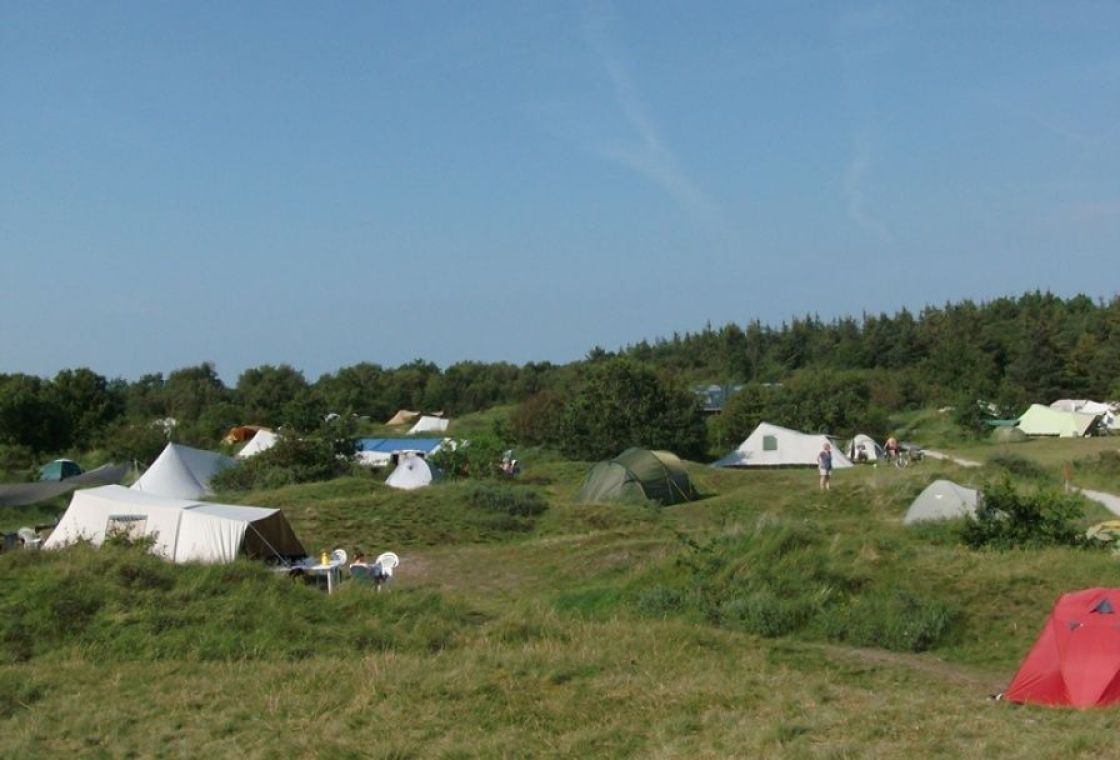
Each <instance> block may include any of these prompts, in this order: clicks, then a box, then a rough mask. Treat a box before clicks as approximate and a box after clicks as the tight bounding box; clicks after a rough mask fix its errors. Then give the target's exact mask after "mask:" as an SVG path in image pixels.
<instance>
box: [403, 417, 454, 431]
mask: <svg viewBox="0 0 1120 760" xmlns="http://www.w3.org/2000/svg"><path fill="white" fill-rule="evenodd" d="M450 422H451V420H449V419H447V418H445V417H432V416H431V415H428V414H425V415H424V416H423V417H421V418H420V419H418V420H416V424H415V425H413V426H412V427H411V428H409V430H408V434H409V435H415V434H417V433H442V432H444V431H446V430H447V426H448V424H450Z"/></svg>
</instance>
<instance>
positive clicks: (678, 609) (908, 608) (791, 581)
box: [634, 518, 957, 652]
mask: <svg viewBox="0 0 1120 760" xmlns="http://www.w3.org/2000/svg"><path fill="white" fill-rule="evenodd" d="M680 539H681V541H682V542H683V543H684V544H685V545H686V547H687V548H686V550H685V551H683V552H682V553H681V554H680V555H678V556H677V558H676V560H675V564H676V568H677V571H676V572H675V573H674V575H675V576H676V578H677V580H678V581H679V582H680V586H676V587H674V588H667V587H665V586H664V585H654V586H652V587H650V588H648V589H645V590H643V591H641V592H640V593H638V594H636V595H635V596H634V604H635V607H636V608H637V610H638V611H639V612H641V613H643V614H646V615H651V616H656V617H664V616H666V615H669V614H673V613H687V612H689V611H691V612H693V613H695V614H698V615H699V616H700V617H702V618H703V619H705V620H707V621H709V622H710V623H712V624H714V625H719V626H723V627H728V628H736V629H739V630H744V631H747V632H749V633H753V634H755V635H758V636H765V637H777V636H790V635H799V636H804V637H807V638H825V639H832V640H837V641H842V642H845V643H849V644H854V645H859V646H880V647H885V648H887V649H893V650H898V651H915V652H916V651H922V650H925V649H928V648H930V647H932V646H934V645H935V644H936V643H937V642H938V641H940V640H941V639H942V638H943V637H944V636H945V635H946V634H947V633H948V632H949V629H950V628H951V627H952V624H953V623H954V621H955V620H956V618H957V614H956V611H955V608H954V607H953V606H952V605H951V604H949V603H947V602H943V601H941V600H938V599H936V598H928V597H926V596H925V595H923V594H920V593H918V592H917V591H915V590H913V589H911V588H910V587H908V585H907V584H906V583H905V581H898V582H895V581H893V577H894V576H890V577H891V578H892V581H891V585H890V587H889V588H887V589H884V588H881V587H879V586H878V585H876V584H874V583H873V581H872V579H871V578H869V577H868V576H867V574H866V572H865V570H862V569H861V568H860V567H859V566H858V563H859V552H858V551H855V550H854V548H855V547H851V546H847V547H846V546H844V545H843V544H842V543H839V542H837V540H836V537H835V536H830V535H829V534H828V533H827V532H826V531H824V530H823V529H822V528H821V526H819V525H816V524H815V523H812V522H802V523H790V522H787V521H783V520H780V519H773V518H765V519H760V520H759V522H758V523H757V524H756V525H755V526H754V527H753V528H751V529H748V530H745V531H741V532H737V533H733V534H728V535H724V536H721V537H718V538H716V539H713V540H711V541H708V542H705V543H698V542H696V541H695V540H693V539H691V538H688V537H687V536H681V537H680ZM886 561H889V560H886ZM888 575H889V574H888Z"/></svg>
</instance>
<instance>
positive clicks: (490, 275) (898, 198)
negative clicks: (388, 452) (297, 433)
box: [0, 0, 1120, 384]
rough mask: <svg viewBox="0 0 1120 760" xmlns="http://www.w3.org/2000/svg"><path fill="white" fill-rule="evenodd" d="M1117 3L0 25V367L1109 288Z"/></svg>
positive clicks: (363, 7) (571, 333)
mask: <svg viewBox="0 0 1120 760" xmlns="http://www.w3.org/2000/svg"><path fill="white" fill-rule="evenodd" d="M1117 29H1120V4H1117V3H1115V2H1061V3H1058V2H1053V3H1034V2H989V3H975V2H946V3H923V2H911V3H908V2H890V3H860V2H851V3H820V2H799V1H797V0H794V1H791V2H785V3H770V2H728V3H717V2H709V3H686V2H679V3H647V2H633V3H622V2H617V3H613V4H612V3H598V2H580V3H513V2H511V3H478V4H473V3H431V2H414V3H412V2H410V3H387V2H371V3H363V2H353V3H330V2H322V3H319V2H317V3H304V2H283V3H265V2H261V3H229V2H190V3H177V2H132V3H117V2H104V3H88V2H74V3H66V2H51V3H26V2H17V1H14V0H0V104H2V111H0V177H2V178H3V179H2V181H0V282H2V283H3V295H2V296H0V372H29V373H32V374H39V375H44V376H50V375H53V374H54V373H55V372H57V371H58V370H59V369H63V368H69V367H79V366H88V367H91V368H92V369H94V370H95V371H97V372H100V373H102V374H104V375H108V376H111V377H116V376H121V377H126V378H129V379H134V378H136V377H138V376H139V375H140V374H143V373H145V372H164V373H167V372H169V371H171V370H173V369H176V368H178V367H183V366H188V365H193V364H197V363H199V362H202V361H213V362H214V363H215V364H216V365H217V368H218V371H219V373H220V374H221V375H222V377H223V378H224V379H225V380H226V381H227V382H228V383H230V384H232V383H234V382H236V379H237V376H238V375H239V374H240V372H241V371H242V370H244V369H246V368H248V367H253V366H257V365H260V364H266V363H268V364H279V363H288V364H291V365H293V366H295V367H297V368H299V369H301V370H303V371H304V372H305V374H306V375H307V376H308V378H309V379H312V380H314V379H315V378H317V377H318V376H319V375H320V374H321V373H323V372H330V371H334V370H336V369H338V368H340V367H343V366H346V365H350V364H354V363H357V362H360V361H373V362H378V363H381V364H383V365H386V366H396V365H398V364H401V363H403V362H407V361H410V360H412V359H414V358H418V357H419V358H425V359H429V360H432V361H435V362H436V363H437V364H440V365H441V366H446V365H448V364H450V363H452V362H455V361H458V360H462V359H477V360H483V361H498V360H506V361H512V362H515V363H519V364H520V363H523V362H526V361H539V360H551V361H556V362H564V361H570V360H573V359H577V358H580V357H581V356H583V355H584V354H585V353H586V352H587V351H588V350H589V349H591V348H592V347H593V346H596V345H600V346H603V347H606V348H608V349H613V348H618V347H620V346H622V345H624V344H627V343H631V342H635V341H638V340H641V339H643V338H648V339H653V338H656V337H658V336H667V335H670V334H672V333H673V332H674V331H682V332H683V331H686V330H698V329H701V328H703V326H704V325H705V323H707V322H711V323H712V324H713V325H721V324H724V323H726V322H732V321H734V322H739V323H745V322H747V321H749V320H752V319H760V320H762V321H763V322H766V323H771V324H779V323H780V322H781V321H782V320H785V319H789V318H790V317H793V316H796V315H804V314H807V313H816V314H819V315H820V316H822V317H823V318H826V319H828V318H832V317H836V316H841V315H845V314H852V315H857V316H858V315H859V314H861V313H863V312H865V311H867V312H874V313H877V312H880V311H894V310H895V309H897V308H899V307H902V306H906V307H908V308H910V309H912V310H915V311H916V310H920V309H921V308H922V307H923V306H925V305H929V304H933V305H940V304H943V303H945V302H946V301H957V300H960V299H963V298H973V299H976V300H984V299H988V298H993V297H997V296H1001V295H1018V294H1020V293H1022V292H1024V291H1026V290H1033V289H1036V288H1039V289H1043V290H1051V291H1053V292H1055V293H1058V294H1060V295H1067V296H1068V295H1073V294H1075V293H1085V294H1087V295H1090V296H1092V297H1094V298H1098V297H1104V298H1107V297H1111V296H1112V295H1114V294H1115V293H1116V292H1117V291H1118V290H1120V289H1118V288H1117V286H1116V285H1115V282H1116V273H1117V271H1118V270H1117V254H1118V252H1120V45H1117V44H1116V39H1117V37H1116V33H1117Z"/></svg>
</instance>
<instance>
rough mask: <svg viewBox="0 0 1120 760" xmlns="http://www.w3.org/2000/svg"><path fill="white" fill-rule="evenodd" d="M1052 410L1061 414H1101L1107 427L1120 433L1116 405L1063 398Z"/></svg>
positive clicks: (1119, 417)
mask: <svg viewBox="0 0 1120 760" xmlns="http://www.w3.org/2000/svg"><path fill="white" fill-rule="evenodd" d="M1050 408H1051V409H1055V410H1057V411H1059V412H1080V413H1081V414H1099V415H1100V416H1101V422H1102V423H1103V424H1104V426H1105V427H1107V428H1108V429H1109V430H1111V431H1113V432H1120V416H1118V415H1117V409H1116V405H1115V404H1105V403H1103V402H1101V401H1090V400H1088V399H1072V398H1062V399H1058V400H1057V401H1055V402H1054V403H1053V404H1051V405H1050Z"/></svg>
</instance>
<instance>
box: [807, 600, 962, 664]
mask: <svg viewBox="0 0 1120 760" xmlns="http://www.w3.org/2000/svg"><path fill="white" fill-rule="evenodd" d="M956 617H957V612H956V610H955V609H954V608H953V607H952V606H950V605H948V604H945V603H942V602H939V601H936V600H930V599H920V598H918V597H917V596H915V595H914V594H913V593H910V592H908V591H905V590H902V589H891V590H889V591H880V592H873V593H868V594H866V595H863V596H859V597H856V598H854V599H852V600H850V601H849V602H848V603H847V604H843V605H837V606H835V607H833V608H831V609H830V610H828V612H827V613H826V614H824V615H822V616H821V619H820V624H821V627H822V629H823V631H824V633H825V635H826V636H827V637H828V638H830V639H835V640H838V641H843V642H845V643H848V644H853V645H855V646H877V647H883V648H885V649H893V650H895V651H899V652H922V651H925V650H926V649H929V648H930V647H931V646H933V645H934V644H936V643H937V642H938V641H939V640H940V639H941V637H942V636H943V635H945V634H946V633H947V632H948V631H949V628H950V627H951V625H952V623H953V621H954V620H955V618H956Z"/></svg>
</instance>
